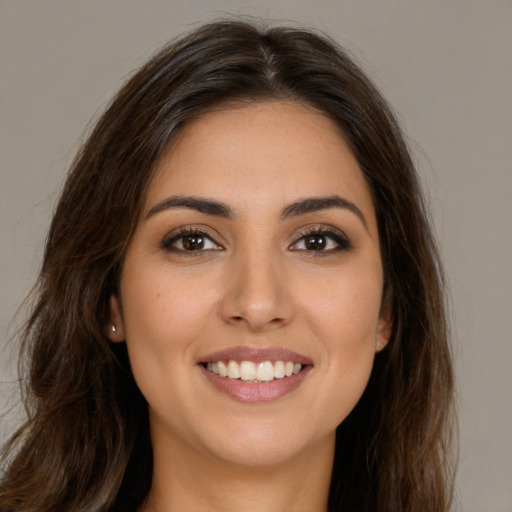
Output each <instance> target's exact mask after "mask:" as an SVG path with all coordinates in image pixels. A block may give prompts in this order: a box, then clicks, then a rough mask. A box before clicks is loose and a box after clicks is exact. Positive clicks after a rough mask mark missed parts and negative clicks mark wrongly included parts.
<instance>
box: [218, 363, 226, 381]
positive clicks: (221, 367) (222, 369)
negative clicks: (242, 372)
mask: <svg viewBox="0 0 512 512" xmlns="http://www.w3.org/2000/svg"><path fill="white" fill-rule="evenodd" d="M217 365H218V367H219V375H220V376H221V377H227V376H228V367H227V366H226V365H225V364H224V361H219V362H218V363H217Z"/></svg>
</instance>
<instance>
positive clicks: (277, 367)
mask: <svg viewBox="0 0 512 512" xmlns="http://www.w3.org/2000/svg"><path fill="white" fill-rule="evenodd" d="M274 377H275V378H276V379H282V378H283V377H284V363H283V361H276V363H275V364H274Z"/></svg>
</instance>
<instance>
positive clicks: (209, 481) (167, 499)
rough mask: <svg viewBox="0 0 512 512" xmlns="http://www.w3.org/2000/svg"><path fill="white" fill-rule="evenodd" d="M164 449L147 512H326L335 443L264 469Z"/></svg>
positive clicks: (322, 444)
mask: <svg viewBox="0 0 512 512" xmlns="http://www.w3.org/2000/svg"><path fill="white" fill-rule="evenodd" d="M165 448H166V447H162V446H159V447H154V452H155V454H154V469H153V482H152V487H151V491H150V493H149V496H148V499H147V501H146V504H145V506H144V507H143V509H142V511H144V512H196V511H197V510H208V511H211V512H220V511H222V512H240V511H241V510H243V511H244V512H256V511H258V512H261V511H262V510H265V512H285V511H286V512H289V511H290V510H294V511H296V512H326V511H327V499H328V494H329V486H330V479H331V472H332V463H333V454H334V437H332V438H329V439H324V440H322V441H320V442H319V443H317V444H316V445H315V446H311V447H309V448H308V449H307V450H304V451H303V452H302V453H300V454H298V455H297V456H295V457H294V458H293V459H292V460H287V461H285V462H281V463H277V464H268V465H259V466H251V465H240V464H232V463H230V462H227V461H224V460H220V459H218V458H217V457H215V456H212V455H207V454H204V453H201V454H198V453H197V452H195V451H194V450H190V449H189V448H188V447H183V446H173V447H172V450H167V449H165ZM169 448H171V447H169ZM142 511H141V512H142Z"/></svg>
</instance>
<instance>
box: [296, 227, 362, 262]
mask: <svg viewBox="0 0 512 512" xmlns="http://www.w3.org/2000/svg"><path fill="white" fill-rule="evenodd" d="M312 235H323V236H326V237H329V238H331V239H332V240H334V241H335V243H336V244H337V247H335V248H333V249H327V250H323V251H321V250H319V251H314V250H308V249H296V248H294V246H296V245H297V244H298V243H299V242H300V241H301V240H303V239H304V238H306V237H308V236H312ZM294 238H295V241H294V242H293V243H292V244H291V245H290V247H289V249H290V250H292V251H302V252H309V253H316V254H315V255H316V256H321V255H322V253H323V254H324V255H326V254H332V253H333V252H337V251H340V250H341V251H348V250H350V249H352V247H353V246H352V242H351V241H350V238H349V237H348V236H347V235H346V234H345V233H344V232H343V231H342V230H341V229H339V228H336V227H334V226H332V225H329V224H321V225H315V226H309V227H306V228H303V229H302V230H301V231H299V232H298V233H297V234H296V235H295V237H294Z"/></svg>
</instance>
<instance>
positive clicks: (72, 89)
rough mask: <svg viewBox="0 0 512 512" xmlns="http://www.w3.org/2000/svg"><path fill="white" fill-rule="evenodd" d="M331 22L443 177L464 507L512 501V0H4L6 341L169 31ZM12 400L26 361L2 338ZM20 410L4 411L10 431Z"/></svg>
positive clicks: (1, 301)
mask: <svg viewBox="0 0 512 512" xmlns="http://www.w3.org/2000/svg"><path fill="white" fill-rule="evenodd" d="M228 13H233V14H250V15H256V16H262V17H264V18H270V19H280V20H293V21H295V22H296V23H298V24H299V25H306V26H312V27H316V28H319V29H321V30H324V31H325V32H327V33H329V34H331V35H332V36H334V37H335V38H336V39H338V40H339V41H340V42H342V43H343V44H345V45H346V46H347V47H348V48H350V49H351V50H352V51H353V52H354V54H355V55H356V56H357V58H358V59H359V60H360V62H361V63H362V64H363V66H364V67H365V68H366V70H367V71H368V72H369V73H370V75H371V76H372V77H374V78H375V80H376V82H377V84H378V85H379V86H380V88H381V90H382V91H383V93H384V95H385V96H386V97H387V98H388V99H389V100H390V101H391V103H392V104H393V105H394V106H395V109H396V112H397V114H398V116H399V118H400V119H401V121H402V123H403V126H404V128H405V131H406V132H407V134H408V135H409V137H410V142H411V145H412V148H413V151H414V153H415V157H416V160H417V161H418V164H419V167H420V169H421V173H422V176H423V178H424V181H425V184H426V186H427V188H428V189H429V194H430V203H431V208H432V211H433V215H434V219H435V223H436V228H437V232H438V235H439V238H440V240H441V244H442V250H443V255H444V258H445V260H446V267H447V273H448V276H449V284H450V288H451V295H452V299H453V332H454V339H455V352H456V358H457V373H458V393H459V408H460V422H461V452H460V469H459V473H458V480H457V482H458V484H457V503H458V510H465V511H467V512H510V511H512V441H511V436H512V399H511V391H512V377H511V374H512V372H511V369H512V339H511V334H510V333H511V332H512V321H511V319H512V294H511V290H512V265H511V262H512V258H511V254H512V229H511V224H512V223H511V220H512V207H511V202H512V201H511V200H512V158H511V157H512V151H511V149H512V148H511V146H512V93H511V91H512V2H511V1H510V0H501V1H500V0H480V1H479V0H472V1H470V0H468V1H462V0H459V1H448V0H444V1H441V0H428V1H426V0H425V1H423V2H419V1H418V2H413V1H409V2H407V1H399V0H372V1H364V0H359V1H358V0H347V1H344V0H339V1H336V0H316V1H313V0H308V1H305V0H274V1H273V2H270V1H268V0H267V1H261V2H256V1H252V2H249V1H238V2H232V1H228V0H224V1H222V0H216V1H210V2H209V1H207V0H187V1H185V0H175V1H170V0H169V1H164V0H146V1H136V0H122V1H121V0H87V1H85V0H84V1H76V0H67V1H66V0H0V101H1V103H0V130H1V132H0V144H1V146H0V155H1V161H0V173H1V174H0V178H1V182H0V211H1V219H0V221H1V229H0V265H1V273H0V278H1V280H0V340H1V341H0V347H1V346H2V345H5V346H6V347H7V339H8V338H9V337H10V336H12V334H13V333H14V331H15V329H16V327H17V326H18V325H19V320H14V321H12V320H11V319H12V317H13V315H14V314H15V312H16V309H17V307H18V306H19V304H20V302H21V301H22V299H23V297H24V296H25V294H26V293H27V292H28V291H29V289H30V287H31V285H32V283H33V281H34V278H35V275H36V272H37V269H38V267H39V264H40V260H41V256H42V250H43V249H42V248H43V242H44V237H45V231H46V229H47V227H48V223H49V219H50V214H51V211H52V208H53V206H54V205H55V201H56V198H57V194H58V191H59V188H60V186H61V184H62V180H63V176H64V174H65V172H66V168H67V167H68V165H69V163H70V160H71V159H72V157H73V155H74V153H75V151H76V150H77V148H78V146H79V142H80V140H81V136H82V134H83V132H84V129H85V127H86V126H87V125H88V122H89V120H90V119H91V117H94V116H95V115H97V114H98V112H99V111H100V110H101V107H102V106H103V105H104V104H105V102H106V100H107V99H108V98H109V97H110V95H111V94H112V93H113V92H114V91H115V90H116V89H117V88H118V87H119V86H120V85H121V83H122V81H123V80H124V79H125V78H126V76H127V75H129V73H130V72H131V71H132V70H133V69H134V68H135V67H137V66H138V65H140V64H142V63H143V62H144V60H145V59H146V58H147V57H148V56H149V55H150V54H151V53H152V52H154V51H155V50H156V49H157V48H158V47H159V45H161V44H162V43H164V42H165V41H167V40H168V39H169V38H170V37H172V36H175V35H177V34H179V33H181V32H183V31H184V30H187V29H189V28H190V27H191V26H193V25H194V24H196V23H198V22H200V21H202V20H207V19H212V18H214V17H217V16H222V15H226V14H228ZM0 354H1V357H2V364H1V365H0V370H1V378H0V385H1V391H0V396H1V402H0V406H1V409H2V410H3V411H5V410H6V408H7V407H8V406H9V405H12V404H13V403H16V398H15V397H13V396H12V393H13V392H14V391H15V389H16V387H15V385H14V384H13V383H12V382H11V380H12V379H14V375H15V374H14V367H15V363H14V359H13V357H12V355H11V353H10V352H9V350H7V349H3V351H2V352H0ZM15 421H16V413H15V411H13V412H11V413H9V414H8V415H7V417H6V418H5V419H4V420H3V421H2V423H1V425H0V427H1V429H0V439H2V438H4V437H5V435H6V432H8V431H9V430H10V429H11V428H12V426H13V424H14V423H15Z"/></svg>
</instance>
